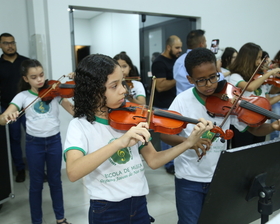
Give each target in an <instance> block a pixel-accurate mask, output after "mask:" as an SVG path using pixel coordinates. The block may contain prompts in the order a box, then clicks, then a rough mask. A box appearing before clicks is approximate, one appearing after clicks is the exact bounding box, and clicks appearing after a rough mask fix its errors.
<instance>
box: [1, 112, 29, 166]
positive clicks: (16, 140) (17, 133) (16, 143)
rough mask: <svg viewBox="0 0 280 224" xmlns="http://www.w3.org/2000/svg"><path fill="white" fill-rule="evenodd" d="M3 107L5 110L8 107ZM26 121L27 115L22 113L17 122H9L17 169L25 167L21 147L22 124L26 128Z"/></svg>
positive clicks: (12, 151) (12, 152) (12, 150)
mask: <svg viewBox="0 0 280 224" xmlns="http://www.w3.org/2000/svg"><path fill="white" fill-rule="evenodd" d="M1 109H2V112H4V111H5V110H6V109H7V108H4V107H2V108H1ZM25 123H26V118H25V115H22V116H21V117H20V118H19V119H18V120H17V121H16V122H14V123H11V124H9V135H10V145H11V155H12V159H13V162H14V164H15V167H16V170H17V171H20V170H23V169H25V164H24V162H23V159H22V149H21V125H22V126H23V128H24V130H26V125H25Z"/></svg>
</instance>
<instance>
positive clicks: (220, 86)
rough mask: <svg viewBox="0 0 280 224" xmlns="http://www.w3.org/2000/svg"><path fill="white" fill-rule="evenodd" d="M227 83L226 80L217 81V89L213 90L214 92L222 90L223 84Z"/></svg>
mask: <svg viewBox="0 0 280 224" xmlns="http://www.w3.org/2000/svg"><path fill="white" fill-rule="evenodd" d="M226 84H227V80H225V79H224V80H222V81H219V82H218V86H217V89H216V90H215V93H219V92H221V91H222V90H223V88H224V87H225V85H226Z"/></svg>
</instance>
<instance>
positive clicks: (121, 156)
mask: <svg viewBox="0 0 280 224" xmlns="http://www.w3.org/2000/svg"><path fill="white" fill-rule="evenodd" d="M123 134H124V131H120V130H116V129H114V128H112V127H111V126H110V125H109V124H108V120H105V119H101V118H98V117H97V118H96V121H95V122H93V124H91V123H90V122H88V121H87V120H86V119H85V118H74V119H73V120H72V121H71V122H70V124H69V127H68V130H67V135H66V140H65V145H64V155H66V154H65V153H66V152H67V151H69V150H73V149H75V150H80V151H81V152H82V153H83V154H84V155H87V154H90V153H92V152H94V151H97V150H98V149H100V148H102V147H104V146H105V145H107V144H109V143H110V142H112V141H113V140H114V139H117V138H119V137H120V136H122V135H123ZM141 147H142V144H141V143H140V142H139V143H138V144H136V145H134V146H132V147H128V148H124V149H122V150H118V151H117V152H116V153H115V154H114V155H113V156H111V157H110V158H109V159H107V160H106V161H105V162H104V163H102V164H101V165H100V166H99V167H97V169H95V170H94V171H92V172H91V173H89V174H88V175H86V176H85V177H84V178H85V185H86V187H87V189H88V193H89V195H90V198H91V199H96V200H97V199H99V200H107V201H121V200H123V199H126V198H130V197H132V196H143V195H147V194H148V193H149V188H148V183H147V180H146V177H145V173H144V166H143V163H142V157H141V156H140V154H139V150H140V149H141Z"/></svg>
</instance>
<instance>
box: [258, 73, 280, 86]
mask: <svg viewBox="0 0 280 224" xmlns="http://www.w3.org/2000/svg"><path fill="white" fill-rule="evenodd" d="M262 76H263V74H261V73H257V74H256V75H255V76H254V80H255V79H258V78H260V77H262ZM265 84H269V85H273V86H276V87H280V77H279V76H273V75H271V76H270V77H269V78H268V79H266V80H265V81H264V82H263V84H262V85H265Z"/></svg>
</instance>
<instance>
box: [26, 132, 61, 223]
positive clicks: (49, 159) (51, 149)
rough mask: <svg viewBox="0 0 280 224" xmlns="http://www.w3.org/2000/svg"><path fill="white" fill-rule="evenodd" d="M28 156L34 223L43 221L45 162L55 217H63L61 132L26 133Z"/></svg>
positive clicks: (30, 200)
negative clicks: (39, 134)
mask: <svg viewBox="0 0 280 224" xmlns="http://www.w3.org/2000/svg"><path fill="white" fill-rule="evenodd" d="M26 158H27V162H28V167H29V177H30V188H29V203H30V211H31V219H32V223H33V224H41V223H42V216H43V214H42V190H43V183H44V170H45V164H46V168H47V178H48V184H49V187H50V194H51V198H52V205H53V210H54V213H55V217H56V219H63V218H64V208H63V196H62V183H61V173H60V171H61V160H62V145H61V138H60V133H58V134H56V135H54V136H51V137H47V138H39V137H34V136H31V135H29V134H26Z"/></svg>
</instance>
